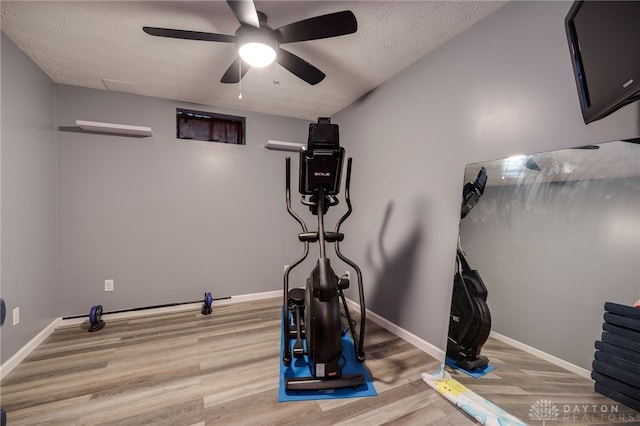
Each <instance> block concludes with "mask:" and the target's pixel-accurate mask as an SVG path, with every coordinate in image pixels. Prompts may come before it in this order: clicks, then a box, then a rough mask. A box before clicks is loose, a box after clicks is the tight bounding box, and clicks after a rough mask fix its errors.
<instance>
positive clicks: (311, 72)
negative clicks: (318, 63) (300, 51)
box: [278, 48, 325, 85]
mask: <svg viewBox="0 0 640 426" xmlns="http://www.w3.org/2000/svg"><path fill="white" fill-rule="evenodd" d="M278 63H279V64H280V65H282V66H283V67H284V68H286V69H287V70H289V71H290V72H291V73H292V74H294V75H295V76H297V77H299V78H301V79H303V80H304V81H306V82H307V83H309V84H311V85H315V84H318V83H320V82H321V81H322V80H324V77H325V74H324V73H323V72H322V71H320V70H319V69H318V68H316V67H314V66H313V65H311V64H310V63H309V62H307V61H305V60H304V59H302V58H301V57H299V56H296V55H294V54H293V53H291V52H289V51H287V50H284V49H283V48H279V49H278Z"/></svg>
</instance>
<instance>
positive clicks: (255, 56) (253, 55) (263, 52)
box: [238, 42, 276, 68]
mask: <svg viewBox="0 0 640 426" xmlns="http://www.w3.org/2000/svg"><path fill="white" fill-rule="evenodd" d="M238 53H239V54H240V57H241V58H242V60H243V61H245V62H246V63H248V64H249V65H251V66H252V67H256V68H264V67H266V66H267V65H269V64H271V63H273V61H275V59H276V51H275V49H274V48H273V47H271V46H269V45H268V44H265V43H259V42H249V43H245V44H243V45H242V46H240V48H239V49H238Z"/></svg>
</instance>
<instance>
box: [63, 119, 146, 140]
mask: <svg viewBox="0 0 640 426" xmlns="http://www.w3.org/2000/svg"><path fill="white" fill-rule="evenodd" d="M76 126H78V127H80V128H81V129H82V130H84V131H87V132H97V133H112V134H116V135H126V136H138V137H147V136H153V131H152V130H151V127H144V126H131V125H128V124H114V123H102V122H98V121H85V120H76Z"/></svg>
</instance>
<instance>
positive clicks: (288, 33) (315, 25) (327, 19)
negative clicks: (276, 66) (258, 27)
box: [276, 10, 358, 43]
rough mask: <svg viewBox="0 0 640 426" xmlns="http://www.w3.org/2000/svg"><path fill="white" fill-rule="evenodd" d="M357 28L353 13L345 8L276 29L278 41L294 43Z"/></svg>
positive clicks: (331, 35) (348, 32) (342, 33)
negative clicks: (279, 38)
mask: <svg viewBox="0 0 640 426" xmlns="http://www.w3.org/2000/svg"><path fill="white" fill-rule="evenodd" d="M357 30H358V21H357V20H356V17H355V15H354V14H353V12H351V11H350V10H345V11H342V12H336V13H330V14H328V15H321V16H316V17H315V18H309V19H304V20H302V21H298V22H293V23H291V24H288V25H284V26H282V27H280V28H278V29H277V30H276V31H278V32H279V33H280V36H281V40H280V43H294V42H296V41H306V40H318V39H321V38H329V37H336V36H341V35H346V34H352V33H355V32H356V31H357Z"/></svg>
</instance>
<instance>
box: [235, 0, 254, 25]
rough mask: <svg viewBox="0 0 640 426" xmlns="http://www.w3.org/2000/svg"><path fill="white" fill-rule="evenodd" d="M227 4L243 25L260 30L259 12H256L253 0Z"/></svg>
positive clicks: (239, 0)
mask: <svg viewBox="0 0 640 426" xmlns="http://www.w3.org/2000/svg"><path fill="white" fill-rule="evenodd" d="M227 4H228V5H229V7H230V8H231V10H232V11H233V14H234V15H236V18H238V21H240V24H241V25H250V26H252V27H255V28H260V20H259V19H258V11H257V10H256V6H255V4H253V0H227Z"/></svg>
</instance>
